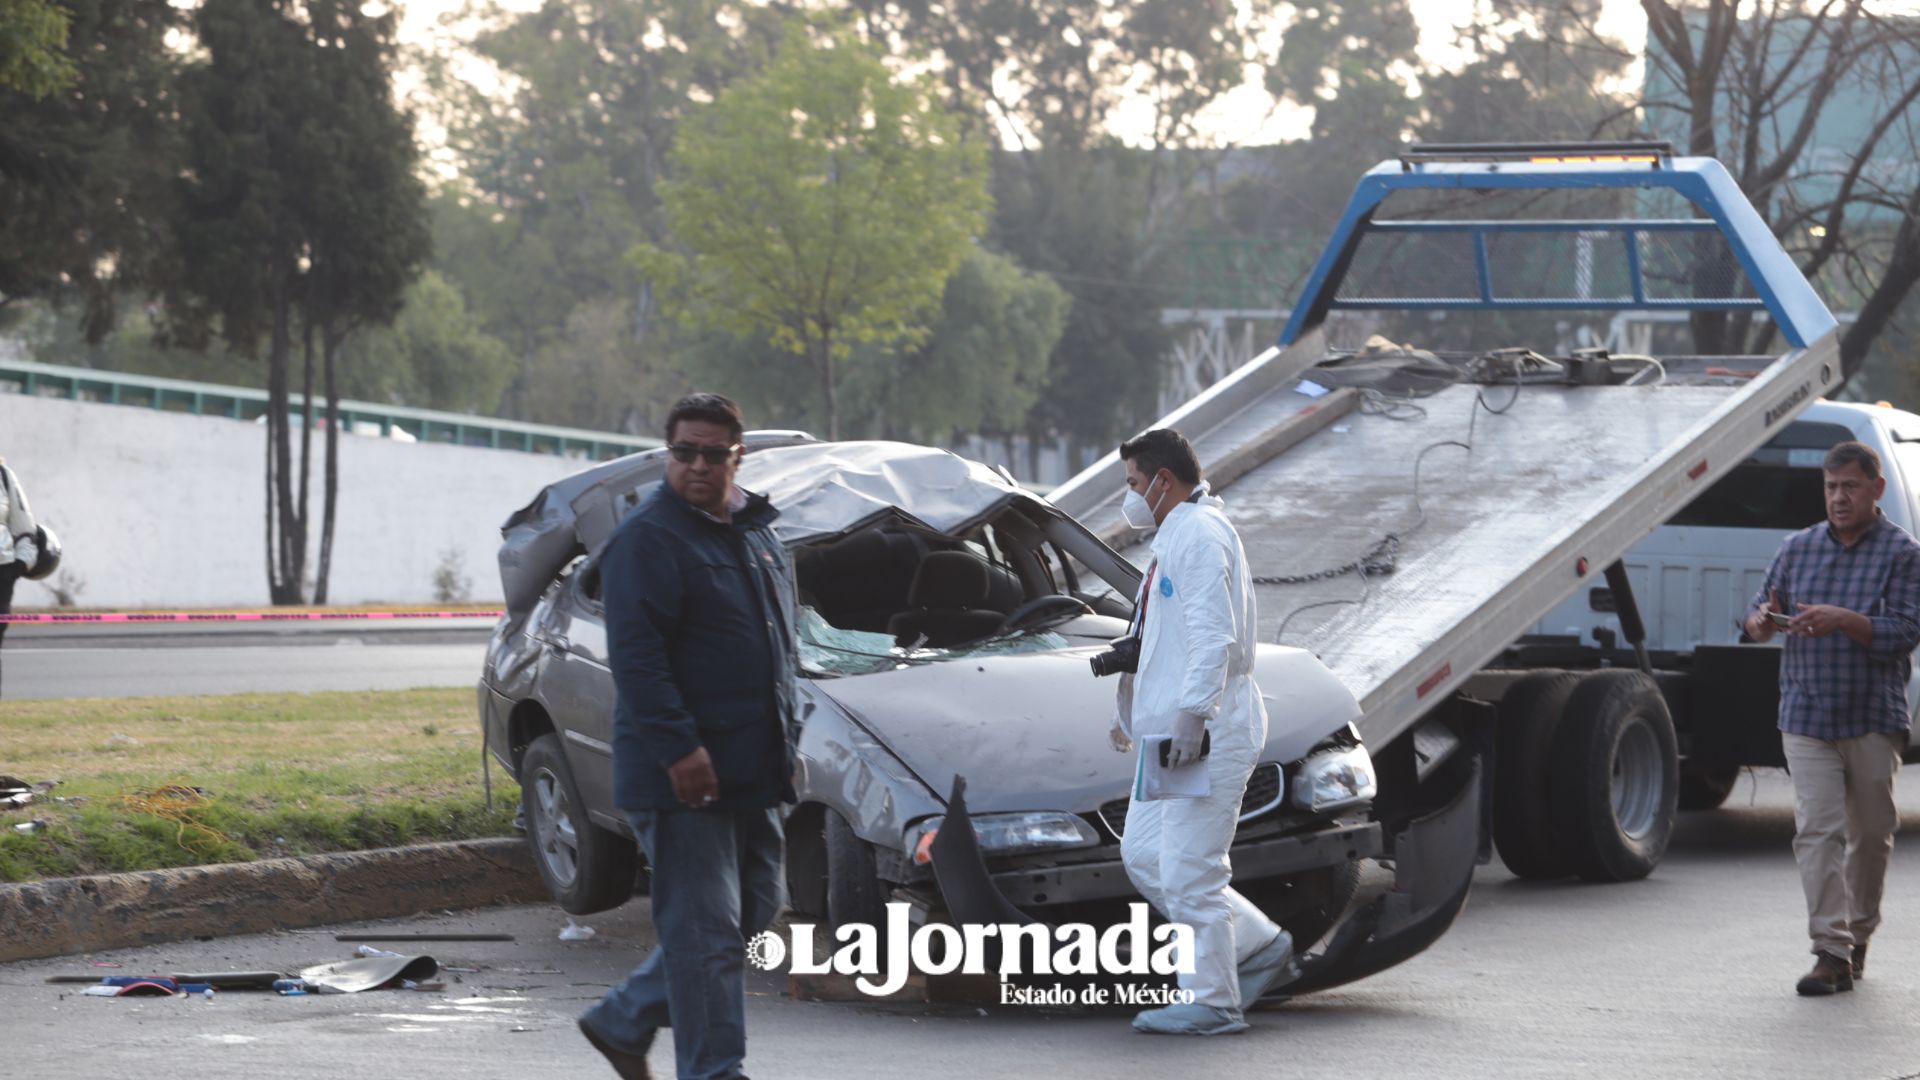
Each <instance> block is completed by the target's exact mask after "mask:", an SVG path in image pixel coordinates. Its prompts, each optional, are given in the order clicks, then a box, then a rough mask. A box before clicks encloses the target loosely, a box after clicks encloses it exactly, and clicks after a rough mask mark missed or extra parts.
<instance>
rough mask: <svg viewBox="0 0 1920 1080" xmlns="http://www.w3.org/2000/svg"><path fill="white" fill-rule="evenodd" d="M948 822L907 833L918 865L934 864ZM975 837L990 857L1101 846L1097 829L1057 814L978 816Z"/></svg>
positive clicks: (919, 825) (918, 825)
mask: <svg viewBox="0 0 1920 1080" xmlns="http://www.w3.org/2000/svg"><path fill="white" fill-rule="evenodd" d="M946 820H947V819H946V818H945V817H930V818H927V819H926V820H924V821H919V822H915V823H914V824H913V825H912V826H911V827H909V828H908V829H907V835H906V841H907V852H908V854H909V855H911V856H912V857H913V861H914V862H916V863H918V864H920V865H921V866H925V865H927V864H928V863H930V862H932V861H933V854H932V850H933V838H934V836H935V834H937V833H938V832H939V831H940V826H941V825H942V824H943V823H944V822H945V821H946ZM973 835H974V836H976V837H978V838H979V841H980V850H981V851H982V852H984V853H985V854H988V855H1019V854H1022V853H1024V852H1030V851H1059V850H1062V849H1065V848H1080V847H1092V846H1094V845H1095V844H1098V843H1099V842H1100V836H1099V834H1098V833H1095V832H1094V831H1093V826H1091V825H1088V824H1087V823H1086V822H1085V821H1082V820H1081V819H1080V818H1079V817H1077V816H1075V815H1073V814H1063V813H1060V812H1058V811H1053V810H1038V811H1025V812H1021V813H1014V814H975V815H973Z"/></svg>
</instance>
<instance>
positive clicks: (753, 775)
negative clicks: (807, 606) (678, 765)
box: [600, 482, 797, 810]
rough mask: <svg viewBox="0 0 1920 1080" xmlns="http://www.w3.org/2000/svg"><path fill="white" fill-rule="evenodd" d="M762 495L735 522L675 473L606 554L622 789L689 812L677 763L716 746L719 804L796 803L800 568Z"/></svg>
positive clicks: (618, 785) (645, 802)
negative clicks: (705, 509)
mask: <svg viewBox="0 0 1920 1080" xmlns="http://www.w3.org/2000/svg"><path fill="white" fill-rule="evenodd" d="M778 516H779V512H778V511H776V510H775V509H774V508H773V505H772V504H771V503H769V502H768V501H767V499H766V497H765V496H763V495H753V494H749V495H748V499H747V505H746V506H745V507H743V508H742V509H741V510H740V511H739V512H738V513H735V514H734V515H733V520H732V523H731V524H722V523H720V522H718V521H716V520H714V519H713V518H711V517H708V516H707V515H706V514H703V513H701V512H700V511H699V510H696V509H695V508H694V507H693V506H692V505H691V504H689V503H688V502H687V501H686V500H684V499H682V498H681V497H680V496H679V495H677V494H675V493H674V491H673V489H672V488H670V487H668V486H667V485H666V483H665V482H662V483H661V484H660V486H659V487H658V488H656V489H655V490H654V491H653V493H652V494H651V495H649V496H648V497H647V498H646V499H645V501H643V502H642V503H641V504H640V505H639V506H638V507H636V508H635V509H634V511H633V513H631V514H630V515H628V517H627V519H626V520H625V521H623V522H622V523H621V524H620V527H619V528H618V529H616V530H615V531H614V534H613V536H612V538H611V539H609V540H608V541H607V546H606V550H605V551H604V552H603V553H602V554H601V557H600V578H601V582H602V586H601V588H602V593H601V595H602V598H603V600H604V602H605V605H606V618H607V654H608V659H609V661H610V664H611V666H612V669H613V682H614V689H615V691H616V693H617V701H618V704H617V706H616V708H615V713H614V725H613V795H614V802H615V804H616V805H618V806H619V807H620V808H621V809H623V810H685V809H687V806H686V804H684V803H682V802H680V801H679V800H678V799H676V798H674V796H673V784H672V782H671V781H670V780H669V779H668V777H667V766H668V765H670V764H672V763H673V762H675V761H678V760H680V759H681V758H683V757H685V756H687V755H688V754H690V753H692V752H693V751H694V750H695V749H697V748H699V747H702V746H704V747H706V748H707V754H708V756H710V757H711V758H712V759H713V769H714V773H715V774H716V775H717V776H718V777H719V780H720V798H719V800H718V801H717V802H715V803H714V805H713V809H716V810H739V809H753V808H760V807H769V806H773V805H776V804H777V803H780V802H783V801H785V802H791V801H793V798H794V794H793V782H792V776H793V748H792V739H791V738H790V737H789V735H790V729H791V727H792V725H793V723H794V671H795V669H796V667H797V663H796V655H795V643H794V610H795V609H794V588H793V564H792V560H791V559H790V558H789V556H788V555H787V551H786V549H785V548H784V547H783V546H782V545H781V543H780V540H779V537H778V536H776V535H775V534H774V531H773V526H772V522H773V520H774V518H776V517H778Z"/></svg>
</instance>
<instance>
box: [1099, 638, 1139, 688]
mask: <svg viewBox="0 0 1920 1080" xmlns="http://www.w3.org/2000/svg"><path fill="white" fill-rule="evenodd" d="M1087 663H1088V664H1090V665H1092V666H1093V677H1094V678H1096V679H1101V678H1105V677H1106V676H1108V675H1131V674H1133V673H1134V672H1136V671H1138V670H1140V638H1139V636H1138V635H1129V636H1127V637H1123V638H1114V639H1113V642H1112V644H1111V645H1110V646H1109V647H1108V648H1107V651H1105V652H1098V653H1094V654H1093V655H1092V656H1089V657H1087Z"/></svg>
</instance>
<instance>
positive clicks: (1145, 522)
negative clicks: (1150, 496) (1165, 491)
mask: <svg viewBox="0 0 1920 1080" xmlns="http://www.w3.org/2000/svg"><path fill="white" fill-rule="evenodd" d="M1147 490H1148V491H1152V490H1153V484H1151V483H1149V484H1147ZM1153 511H1154V507H1153V506H1151V505H1148V503H1147V497H1146V496H1144V495H1142V494H1140V493H1139V492H1137V491H1135V490H1133V489H1132V488H1128V489H1127V494H1126V497H1125V498H1123V499H1121V500H1120V516H1121V517H1122V518H1124V519H1126V522H1127V525H1128V527H1129V528H1133V529H1138V530H1146V529H1151V528H1153V527H1154V526H1155V525H1156V524H1158V522H1156V521H1154V520H1153Z"/></svg>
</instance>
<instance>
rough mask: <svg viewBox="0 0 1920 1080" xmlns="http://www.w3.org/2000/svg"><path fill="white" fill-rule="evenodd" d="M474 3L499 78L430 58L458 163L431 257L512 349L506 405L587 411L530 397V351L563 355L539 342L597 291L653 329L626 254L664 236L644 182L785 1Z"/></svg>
mask: <svg viewBox="0 0 1920 1080" xmlns="http://www.w3.org/2000/svg"><path fill="white" fill-rule="evenodd" d="M483 17H484V18H485V19H486V21H487V26H486V28H485V29H484V30H483V31H482V32H481V33H479V34H478V35H477V36H476V37H475V38H474V40H473V42H472V51H473V52H474V53H476V54H478V55H479V56H480V57H481V58H483V59H485V60H487V61H489V62H491V63H492V64H493V65H494V66H495V67H497V68H498V69H499V71H500V73H501V75H502V77H503V78H502V80H501V81H502V82H503V83H504V84H505V85H506V86H507V87H508V88H509V92H507V93H504V94H503V93H501V92H499V91H498V90H497V89H495V88H493V87H488V86H482V85H475V84H471V83H467V82H463V81H461V80H460V79H458V78H456V77H454V72H453V69H452V67H451V66H449V65H447V64H445V63H436V64H431V65H429V70H430V71H431V72H433V74H434V78H433V80H432V85H433V87H434V90H435V98H436V99H437V100H438V101H440V102H441V103H442V104H443V107H444V112H443V115H442V117H441V119H442V121H443V123H444V125H445V126H446V128H447V130H448V133H449V139H448V141H449V144H450V146H451V147H452V148H453V149H454V151H455V152H456V154H457V155H458V157H459V160H460V164H461V171H462V175H461V177H460V179H459V181H458V182H457V183H455V184H451V185H449V186H448V188H447V189H446V190H444V191H443V192H442V193H441V194H440V195H439V196H438V197H437V198H436V199H435V210H436V212H435V243H436V248H437V249H438V251H439V253H440V255H439V259H438V261H437V263H436V268H437V269H439V270H440V271H441V272H442V273H443V274H444V275H445V276H446V277H447V279H448V280H449V281H452V282H454V283H456V284H457V285H458V286H459V287H460V289H461V291H462V292H463V293H464V294H465V296H466V299H467V303H468V305H469V307H470V308H471V309H472V310H474V311H476V312H478V313H480V314H481V316H482V317H483V319H484V320H485V322H486V328H487V330H488V331H489V332H490V333H492V334H494V335H495V336H497V337H499V338H501V339H502V340H503V341H506V342H507V343H508V344H509V345H510V346H511V347H512V348H513V349H514V351H515V353H516V354H517V355H518V356H519V358H520V362H521V367H520V370H519V371H518V372H517V373H516V376H515V379H514V383H513V385H512V387H510V389H509V392H508V395H507V400H506V401H505V403H504V408H505V410H506V412H507V413H509V414H511V415H515V416H520V417H523V418H526V419H538V420H544V421H547V422H550V423H569V424H576V425H580V426H588V424H589V420H588V419H587V417H586V416H584V415H578V416H575V415H552V414H548V413H542V412H539V411H538V410H541V409H549V408H552V407H553V406H554V405H555V403H556V401H557V398H556V396H555V395H553V394H551V393H550V392H548V389H549V388H548V385H547V384H549V383H550V382H551V381H552V380H553V379H554V378H556V377H557V376H558V374H559V372H558V371H557V370H548V369H545V368H543V366H542V365H543V364H544V363H547V362H560V363H561V364H562V366H564V365H565V360H564V358H565V356H566V352H567V350H566V349H565V348H564V347H556V348H549V346H553V345H555V344H556V343H559V342H563V341H564V339H565V335H566V334H567V332H568V328H569V327H570V326H573V325H576V324H575V323H573V322H572V320H571V315H572V312H573V310H574V308H575V307H576V306H578V305H582V304H593V305H595V306H596V309H597V310H596V313H595V314H594V316H593V317H592V318H590V319H588V320H587V322H586V323H585V324H580V325H587V324H591V325H593V326H596V327H598V326H600V325H601V324H602V320H601V316H602V314H603V313H604V304H605V302H607V301H610V300H618V301H619V302H620V304H621V305H622V310H623V312H624V316H625V319H626V322H627V326H628V332H629V336H630V338H631V339H632V344H634V345H636V346H637V345H640V344H642V343H643V339H645V338H646V337H647V336H648V335H649V333H651V332H653V331H654V329H655V325H654V324H655V320H654V315H655V309H656V304H655V302H654V300H653V297H652V293H651V289H650V285H649V283H648V282H646V281H645V280H643V279H642V278H641V277H640V276H639V275H637V274H636V273H635V272H634V270H633V267H632V265H631V264H630V263H628V262H627V261H626V254H627V252H628V251H629V250H630V249H631V248H632V247H633V245H634V244H636V243H639V242H642V241H647V242H653V243H661V242H664V241H665V240H666V239H667V232H666V226H665V223H664V221H663V220H662V218H661V214H660V208H659V202H658V200H657V198H656V196H655V185H656V183H657V182H658V180H659V179H660V177H661V176H662V175H663V173H664V171H665V161H666V154H667V150H668V148H669V147H670V146H671V145H672V141H673V136H674V132H675V131H676V130H677V128H678V126H679V124H680V122H681V120H682V119H683V118H684V116H685V115H686V114H687V113H688V111H689V110H692V109H696V108H699V107H700V105H701V103H702V102H710V101H712V100H713V97H714V96H715V95H716V94H718V93H719V92H720V90H721V88H722V87H724V86H725V85H726V84H727V83H728V82H730V81H732V80H733V79H734V78H736V77H737V76H739V75H740V74H742V73H744V72H746V71H749V70H752V69H754V68H755V67H757V66H758V65H759V64H760V63H761V62H762V61H763V60H764V57H765V56H766V55H767V54H768V53H770V52H771V51H772V47H773V44H774V43H775V42H776V41H778V39H779V34H780V27H781V26H782V25H783V16H782V5H778V4H771V5H769V4H761V3H754V2H746V0H548V2H546V3H544V4H543V5H542V6H540V7H539V8H537V9H535V10H533V11H528V12H516V13H512V14H509V13H507V12H504V11H501V10H500V9H497V8H490V9H487V10H486V12H485V13H484V15H483ZM601 344H604V343H603V342H593V343H587V344H586V347H589V348H596V347H599V345H601ZM536 402H539V403H540V404H538V405H536V404H535V403H536ZM585 403H586V404H592V403H591V402H585ZM649 430H650V429H649Z"/></svg>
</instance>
